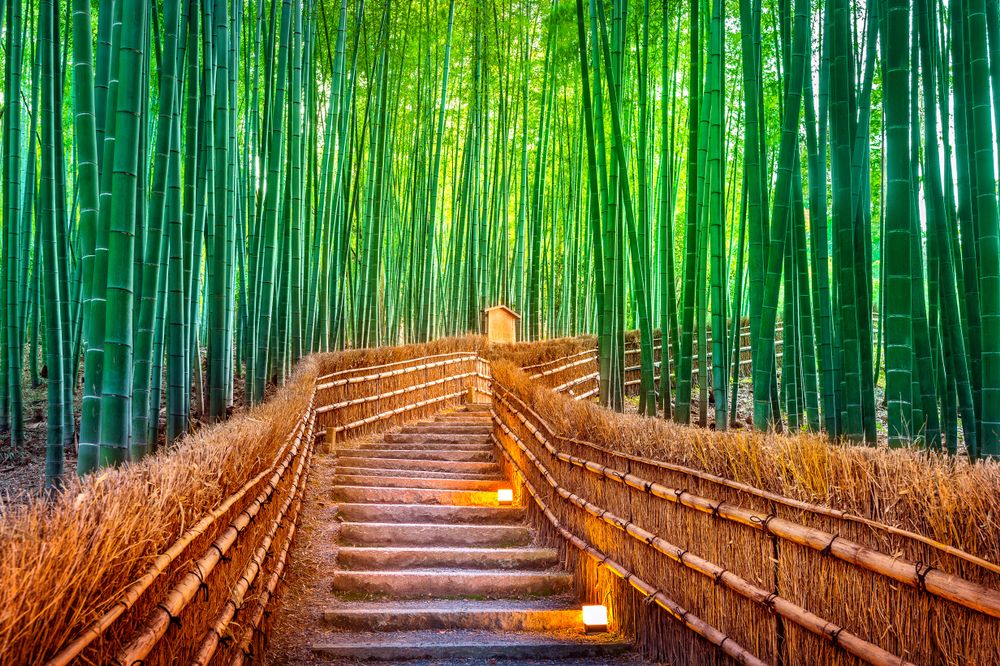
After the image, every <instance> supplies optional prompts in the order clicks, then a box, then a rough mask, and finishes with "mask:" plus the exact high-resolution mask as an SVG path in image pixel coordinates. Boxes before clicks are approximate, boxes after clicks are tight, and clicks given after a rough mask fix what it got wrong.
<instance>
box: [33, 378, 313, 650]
mask: <svg viewBox="0 0 1000 666" xmlns="http://www.w3.org/2000/svg"><path fill="white" fill-rule="evenodd" d="M313 396H315V392H314V393H313ZM313 400H314V397H313V398H310V400H309V403H308V404H307V405H306V408H305V411H304V413H303V414H302V416H301V417H300V418H299V419H298V421H297V422H296V424H295V427H294V428H293V429H292V431H291V432H290V433H289V434H288V435H287V437H286V439H285V442H284V444H283V445H282V446H281V447H280V448H279V450H278V452H277V454H276V456H275V457H274V459H273V461H272V463H271V465H270V466H269V467H268V468H266V469H265V470H264V471H262V472H261V473H260V474H258V475H257V476H255V477H254V478H252V479H250V480H249V481H248V482H247V483H245V484H244V485H243V486H242V487H241V488H239V489H238V490H237V491H236V492H235V493H233V494H232V495H230V496H229V497H227V498H225V499H224V500H223V501H222V502H221V503H219V505H218V506H217V507H216V508H214V509H213V510H212V511H210V512H209V513H208V514H207V515H205V516H204V517H203V518H202V519H201V520H199V521H198V522H197V523H195V525H194V526H192V527H191V528H190V529H188V530H187V531H185V532H184V533H183V534H182V535H181V537H180V538H178V539H177V540H176V541H175V542H174V543H173V544H172V545H171V546H170V547H169V548H168V549H167V550H165V551H164V552H163V553H161V554H160V555H159V556H158V557H157V558H156V559H155V560H154V561H153V563H152V565H150V567H149V568H148V569H147V571H146V572H145V573H144V574H143V575H142V576H141V577H139V578H138V579H137V580H136V581H134V582H133V583H132V584H130V585H129V586H128V587H126V588H125V589H124V590H123V591H122V592H121V593H120V594H119V595H118V597H117V599H116V600H115V601H114V602H113V603H112V604H111V606H110V608H109V609H108V610H107V611H106V612H105V613H104V614H103V615H102V616H101V617H99V618H98V619H97V620H95V621H94V622H93V623H92V624H91V625H90V626H88V627H87V628H86V629H85V630H84V631H83V632H82V633H81V634H80V635H79V636H78V637H77V638H76V639H74V640H73V641H72V642H70V643H69V644H68V645H66V646H65V647H64V648H63V649H62V650H61V651H60V652H59V653H58V654H56V655H55V656H53V657H52V658H51V659H50V660H49V661H48V662H47V664H49V665H50V666H58V665H62V664H69V663H72V662H74V661H76V660H77V659H81V658H86V659H87V660H88V661H96V662H99V663H117V664H127V665H132V664H136V663H143V664H153V663H171V662H174V661H176V660H177V659H178V658H179V655H181V654H183V653H184V652H185V650H186V646H189V645H193V643H192V642H189V641H186V640H184V639H182V638H181V637H179V636H177V635H176V634H177V633H179V632H178V631H175V632H172V633H170V640H169V641H163V639H164V637H165V636H167V635H168V631H169V630H170V629H171V627H183V629H182V631H185V632H190V631H191V630H192V629H193V628H194V627H197V626H202V627H204V624H202V620H203V619H206V616H207V615H208V614H209V613H210V612H211V606H212V605H213V601H214V600H221V599H226V597H229V600H227V601H226V602H225V603H226V606H227V607H231V612H232V616H235V615H237V614H238V613H239V612H240V611H241V609H242V602H237V603H233V599H242V595H243V594H245V593H246V592H247V589H249V588H250V584H251V583H252V581H253V579H252V578H250V579H248V580H246V581H245V582H246V588H244V589H243V590H242V592H239V589H240V584H241V582H243V578H240V579H239V580H238V581H237V584H236V586H234V587H232V588H230V586H229V581H230V576H229V575H228V574H229V572H230V571H232V570H233V563H235V562H238V561H242V560H243V559H244V558H245V554H247V553H252V554H253V555H252V557H251V558H250V559H251V561H256V562H257V567H258V568H261V567H264V566H266V565H265V563H264V561H263V560H264V557H266V555H267V553H268V552H269V551H270V549H271V546H272V545H274V544H277V546H278V547H284V548H286V549H287V545H288V543H289V542H290V538H291V534H293V533H294V529H293V527H292V526H293V525H294V521H295V520H296V519H297V516H298V512H297V510H295V511H293V512H292V513H291V514H289V513H288V509H289V507H292V506H293V505H294V506H298V505H299V504H300V503H301V495H302V492H303V490H304V475H305V474H306V473H307V470H308V464H309V460H310V457H311V450H312V434H313V421H314V415H315V414H314V410H313V405H312V403H313ZM276 500H281V501H276ZM279 506H280V509H279V508H278V507H279ZM275 509H276V510H277V513H276V515H274V513H275V511H274V510H275ZM227 518H229V519H230V520H229V522H228V524H226V523H225V520H226V519H227ZM261 526H266V528H267V532H266V533H265V534H264V535H263V539H262V540H261V541H259V542H258V541H257V540H256V537H257V536H258V532H259V531H260V529H261ZM209 537H214V538H213V540H212V541H211V542H210V543H207V545H204V550H203V553H202V555H201V556H200V557H198V559H196V560H194V563H193V564H192V565H191V566H190V568H189V569H188V570H187V572H186V573H182V572H180V571H174V572H173V575H172V576H168V574H170V573H171V569H172V566H173V565H175V564H177V563H180V562H182V559H181V558H182V557H185V556H189V552H190V550H191V548H192V546H193V545H197V544H206V540H207V538H209ZM220 565H221V566H220ZM248 567H249V565H248ZM248 567H244V568H245V569H246V568H248ZM177 574H180V578H176V575H177ZM255 575H256V574H255ZM170 578H173V582H171V583H170V587H169V588H165V587H164V585H163V584H164V583H165V582H167V580H169V579H170ZM198 592H202V593H203V597H202V598H201V599H200V600H199V599H198V598H197V594H198ZM189 606H190V608H189ZM143 607H148V608H149V610H148V611H146V613H145V620H143V621H141V622H138V623H136V624H135V626H136V628H135V629H128V628H125V627H123V628H125V629H126V630H125V631H116V630H115V627H116V624H118V623H120V621H121V620H122V619H123V618H124V619H129V620H132V621H133V622H134V621H135V619H136V618H135V612H136V611H137V610H139V609H140V608H143ZM182 617H183V621H182V619H181V618H182ZM182 622H183V624H182ZM205 624H207V622H206V623H205Z"/></svg>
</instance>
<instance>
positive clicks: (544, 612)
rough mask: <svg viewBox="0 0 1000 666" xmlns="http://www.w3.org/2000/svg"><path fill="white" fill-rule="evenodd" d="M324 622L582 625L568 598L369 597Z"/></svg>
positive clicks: (354, 627)
mask: <svg viewBox="0 0 1000 666" xmlns="http://www.w3.org/2000/svg"><path fill="white" fill-rule="evenodd" d="M323 621H324V624H325V625H326V626H328V627H330V628H333V629H340V630H342V631H382V632H386V631H419V630H428V629H429V630H438V631H440V630H455V629H489V630H492V631H556V630H560V629H579V628H581V627H582V626H583V624H582V623H583V620H582V618H581V611H580V605H579V604H576V603H575V602H574V601H573V600H571V599H570V598H555V599H530V600H510V601H507V600H504V601H477V600H459V601H393V602H391V603H386V602H380V601H371V602H355V603H344V604H341V605H338V606H335V607H333V608H330V609H328V610H326V611H324V612H323Z"/></svg>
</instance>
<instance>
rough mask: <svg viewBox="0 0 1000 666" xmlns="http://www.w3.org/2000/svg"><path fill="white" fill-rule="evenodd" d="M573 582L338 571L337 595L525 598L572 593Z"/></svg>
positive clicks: (551, 576) (442, 572) (454, 572)
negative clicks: (345, 593)
mask: <svg viewBox="0 0 1000 666" xmlns="http://www.w3.org/2000/svg"><path fill="white" fill-rule="evenodd" d="M572 581H573V578H572V576H570V575H569V574H568V573H563V572H561V571H559V572H553V571H475V570H471V569H413V570H406V571H336V572H335V573H334V574H333V590H334V592H347V593H364V594H372V595H390V596H393V597H399V598H404V599H416V598H421V597H487V598H504V597H524V596H543V595H551V594H558V593H561V592H566V591H567V590H569V588H570V585H571V584H572Z"/></svg>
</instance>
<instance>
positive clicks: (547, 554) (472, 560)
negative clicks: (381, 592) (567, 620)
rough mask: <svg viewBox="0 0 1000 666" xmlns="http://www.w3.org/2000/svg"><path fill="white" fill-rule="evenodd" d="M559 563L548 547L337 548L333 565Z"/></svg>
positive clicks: (527, 566) (537, 566)
mask: <svg viewBox="0 0 1000 666" xmlns="http://www.w3.org/2000/svg"><path fill="white" fill-rule="evenodd" d="M557 564H559V554H558V553H557V552H556V551H555V550H554V549H551V548H532V547H528V548H439V547H433V546H432V547H427V548H420V547H415V546H414V547H397V548H385V547H378V548H365V547H358V546H341V548H340V549H339V550H338V551H337V566H338V567H342V568H344V569H363V570H368V571H386V570H393V569H396V570H398V569H429V568H446V569H502V570H505V571H508V570H512V569H520V570H542V569H549V568H551V567H554V566H556V565H557Z"/></svg>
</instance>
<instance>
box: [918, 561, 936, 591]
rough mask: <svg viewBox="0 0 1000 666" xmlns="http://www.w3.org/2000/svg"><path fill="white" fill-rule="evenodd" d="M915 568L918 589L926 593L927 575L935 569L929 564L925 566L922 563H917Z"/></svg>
mask: <svg viewBox="0 0 1000 666" xmlns="http://www.w3.org/2000/svg"><path fill="white" fill-rule="evenodd" d="M915 568H916V573H917V589H918V590H920V591H921V592H926V591H927V574H929V573H930V572H931V570H932V569H934V567H932V566H930V565H929V564H923V563H921V562H917V564H916V567H915Z"/></svg>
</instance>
